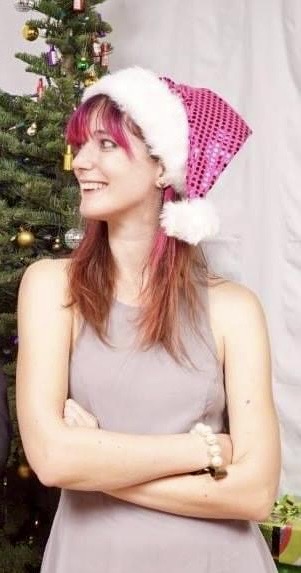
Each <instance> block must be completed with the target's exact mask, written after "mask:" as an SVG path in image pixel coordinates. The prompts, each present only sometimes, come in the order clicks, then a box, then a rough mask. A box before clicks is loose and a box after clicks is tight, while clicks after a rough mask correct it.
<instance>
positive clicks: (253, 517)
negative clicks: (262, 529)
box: [247, 487, 276, 522]
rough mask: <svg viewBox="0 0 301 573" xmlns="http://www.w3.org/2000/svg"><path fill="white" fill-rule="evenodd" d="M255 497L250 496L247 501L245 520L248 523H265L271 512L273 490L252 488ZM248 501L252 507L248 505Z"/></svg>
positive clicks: (273, 499)
mask: <svg viewBox="0 0 301 573" xmlns="http://www.w3.org/2000/svg"><path fill="white" fill-rule="evenodd" d="M254 489H255V492H254V493H255V495H253V496H250V497H249V500H248V508H247V514H248V515H247V519H249V520H250V521H258V522H261V521H266V520H267V519H268V518H269V517H270V514H271V512H272V509H273V506H274V503H275V499H276V493H275V488H273V489H272V490H271V488H264V487H259V488H257V489H256V488H254ZM250 500H253V501H252V505H250Z"/></svg>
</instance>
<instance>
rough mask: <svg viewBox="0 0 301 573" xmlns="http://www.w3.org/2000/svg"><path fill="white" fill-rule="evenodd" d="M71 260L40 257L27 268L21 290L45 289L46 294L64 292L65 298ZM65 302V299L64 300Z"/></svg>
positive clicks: (65, 296)
mask: <svg viewBox="0 0 301 573" xmlns="http://www.w3.org/2000/svg"><path fill="white" fill-rule="evenodd" d="M69 264H70V260H69V259H67V258H64V259H46V258H45V259H39V260H38V261H35V262H33V263H32V264H31V265H29V266H28V267H27V269H26V270H25V272H24V274H23V276H22V280H21V284H20V291H21V293H22V291H24V290H25V291H28V290H32V289H34V288H39V287H40V288H41V289H43V292H44V294H46V293H50V294H51V293H52V294H53V295H55V294H58V293H59V292H60V293H61V294H62V297H63V298H64V299H66V298H67V296H68V266H69ZM64 302H65V300H64Z"/></svg>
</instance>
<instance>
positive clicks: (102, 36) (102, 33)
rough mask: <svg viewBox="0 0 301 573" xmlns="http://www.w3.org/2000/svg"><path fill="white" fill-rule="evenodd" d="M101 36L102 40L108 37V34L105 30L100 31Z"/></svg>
mask: <svg viewBox="0 0 301 573" xmlns="http://www.w3.org/2000/svg"><path fill="white" fill-rule="evenodd" d="M99 35H100V37H101V38H105V37H106V33H105V32H104V31H103V30H100V32H99Z"/></svg>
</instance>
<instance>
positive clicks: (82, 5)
mask: <svg viewBox="0 0 301 573" xmlns="http://www.w3.org/2000/svg"><path fill="white" fill-rule="evenodd" d="M85 9H86V2H85V0H73V10H74V12H84V11H85Z"/></svg>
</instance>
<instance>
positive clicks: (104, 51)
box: [101, 42, 113, 68]
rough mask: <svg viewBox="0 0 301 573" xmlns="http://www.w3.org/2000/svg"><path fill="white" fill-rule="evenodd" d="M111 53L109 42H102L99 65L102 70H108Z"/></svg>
mask: <svg viewBox="0 0 301 573" xmlns="http://www.w3.org/2000/svg"><path fill="white" fill-rule="evenodd" d="M112 51H113V48H112V46H111V44H109V42H103V43H102V44H101V65H102V67H103V68H108V66H109V54H111V52H112Z"/></svg>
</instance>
